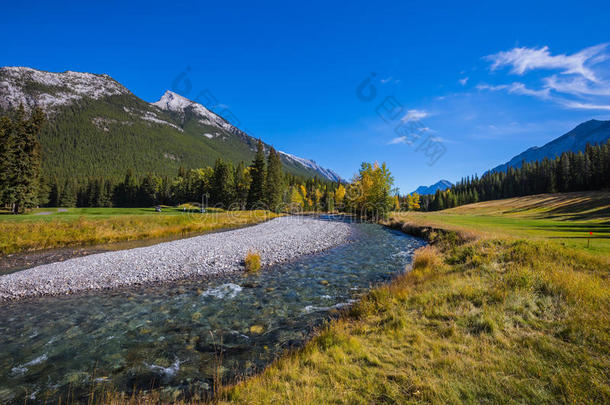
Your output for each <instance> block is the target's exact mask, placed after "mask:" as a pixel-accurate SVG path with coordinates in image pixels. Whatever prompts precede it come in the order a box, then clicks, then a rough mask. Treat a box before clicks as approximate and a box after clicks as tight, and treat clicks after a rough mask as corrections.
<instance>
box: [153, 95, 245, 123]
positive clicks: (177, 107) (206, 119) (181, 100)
mask: <svg viewBox="0 0 610 405" xmlns="http://www.w3.org/2000/svg"><path fill="white" fill-rule="evenodd" d="M151 104H152V105H154V106H156V107H158V108H160V109H162V110H165V111H172V112H175V113H178V115H180V116H182V117H184V114H185V113H186V111H187V110H189V111H190V112H192V113H194V114H195V115H197V116H198V117H199V122H200V123H201V124H204V125H212V126H215V127H218V128H221V129H224V130H226V131H229V132H231V133H238V132H241V131H240V130H239V129H237V128H235V127H234V126H233V125H231V124H229V123H228V122H227V121H226V120H225V119H224V118H222V117H221V116H219V115H218V114H215V113H213V112H212V111H210V110H208V109H207V108H205V107H204V106H203V105H201V104H199V103H197V102H195V101H191V100H189V99H188V98H186V97H183V96H181V95H180V94H178V93H174V92H173V91H171V90H167V91H166V92H165V93H164V94H163V96H162V97H161V98H160V99H159V101H157V102H154V103H151Z"/></svg>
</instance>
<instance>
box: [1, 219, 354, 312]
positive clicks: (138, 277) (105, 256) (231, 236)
mask: <svg viewBox="0 0 610 405" xmlns="http://www.w3.org/2000/svg"><path fill="white" fill-rule="evenodd" d="M350 232H351V228H350V226H349V225H348V224H345V223H341V222H329V221H323V220H318V219H312V218H306V217H282V218H276V219H273V220H271V221H268V222H265V223H263V224H259V225H255V226H252V227H248V228H243V229H238V230H233V231H227V232H222V233H213V234H206V235H201V236H197V237H193V238H187V239H181V240H176V241H172V242H166V243H161V244H158V245H153V246H148V247H143V248H136V249H129V250H122V251H115V252H107V253H100V254H93V255H90V256H85V257H79V258H75V259H70V260H66V261H63V262H58V263H51V264H46V265H42V266H37V267H34V268H31V269H28V270H23V271H20V272H17V273H12V274H8V275H5V276H2V277H0V300H14V299H19V298H24V297H32V296H41V295H63V294H71V293H77V292H84V291H93V290H105V289H112V288H119V287H127V286H132V285H141V284H146V283H154V282H161V281H174V280H179V279H185V278H189V277H198V278H201V277H209V276H216V275H221V274H228V273H232V272H236V271H241V270H243V264H242V261H243V259H244V258H245V256H246V253H247V252H248V251H250V250H252V251H256V252H259V253H260V255H261V259H262V264H263V266H269V265H272V264H275V263H279V262H283V261H288V260H292V259H294V258H296V257H299V256H301V255H306V254H311V253H316V252H320V251H322V250H325V249H328V248H331V247H334V246H337V245H339V244H341V243H344V242H346V241H347V239H348V238H349V235H350Z"/></svg>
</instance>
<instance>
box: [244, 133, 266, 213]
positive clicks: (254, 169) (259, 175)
mask: <svg viewBox="0 0 610 405" xmlns="http://www.w3.org/2000/svg"><path fill="white" fill-rule="evenodd" d="M250 176H251V178H252V181H251V182H250V189H249V190H248V205H247V206H248V208H249V209H253V208H256V207H258V206H260V204H261V203H263V202H264V201H265V151H264V147H263V142H262V141H261V140H260V139H259V140H258V144H257V146H256V155H255V157H254V161H253V162H252V165H251V166H250Z"/></svg>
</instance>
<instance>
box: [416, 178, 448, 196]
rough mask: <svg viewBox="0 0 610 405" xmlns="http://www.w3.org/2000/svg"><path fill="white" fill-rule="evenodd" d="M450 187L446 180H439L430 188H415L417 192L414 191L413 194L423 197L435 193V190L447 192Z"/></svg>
mask: <svg viewBox="0 0 610 405" xmlns="http://www.w3.org/2000/svg"><path fill="white" fill-rule="evenodd" d="M451 186H453V184H452V183H451V182H450V181H448V180H440V181H438V182H436V183H434V184H433V185H431V186H428V187H426V186H419V187H417V190H415V191H414V192H413V193H417V194H419V195H425V194H434V193H436V190H441V191H442V190H447V189H448V188H450V187H451ZM413 193H411V194H413Z"/></svg>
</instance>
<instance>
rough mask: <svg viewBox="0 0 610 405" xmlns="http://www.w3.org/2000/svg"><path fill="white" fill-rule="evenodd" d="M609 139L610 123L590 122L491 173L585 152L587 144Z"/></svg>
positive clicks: (526, 152)
mask: <svg viewBox="0 0 610 405" xmlns="http://www.w3.org/2000/svg"><path fill="white" fill-rule="evenodd" d="M608 139H610V121H598V120H590V121H587V122H583V123H582V124H580V125H578V126H577V127H576V128H574V129H573V130H571V131H570V132H568V133H567V134H565V135H562V136H560V137H559V138H557V139H554V140H552V141H551V142H549V143H547V144H546V145H544V146H541V147H538V146H533V147H531V148H529V149H528V150H526V151H525V152H522V153H520V154H518V155H517V156H515V157H514V158H512V159H511V160H509V161H508V162H506V163H504V164H502V165H499V166H496V167H494V168H493V169H491V171H492V172H498V171H505V170H506V168H507V167H508V166H510V167H521V164H522V162H523V161H526V162H528V163H529V162H535V161H540V160H544V158H549V159H554V158H556V157H557V156H560V155H561V154H562V153H563V152H578V151H584V150H585V146H586V145H587V143H589V144H591V145H595V144H600V143H604V142H606V141H607V140H608Z"/></svg>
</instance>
